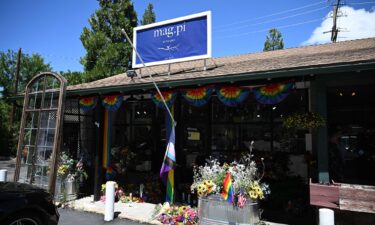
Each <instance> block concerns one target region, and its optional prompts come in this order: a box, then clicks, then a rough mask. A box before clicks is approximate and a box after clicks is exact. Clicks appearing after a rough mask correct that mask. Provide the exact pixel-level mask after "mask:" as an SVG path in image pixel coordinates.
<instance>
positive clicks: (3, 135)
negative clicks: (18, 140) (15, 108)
mask: <svg viewBox="0 0 375 225" xmlns="http://www.w3.org/2000/svg"><path fill="white" fill-rule="evenodd" d="M9 114H10V105H9V104H7V103H6V102H5V101H4V99H0V146H1V148H0V155H2V156H9V155H10V151H9V150H8V146H9V144H10V143H9V139H11V135H10V132H9V131H10V124H9Z"/></svg>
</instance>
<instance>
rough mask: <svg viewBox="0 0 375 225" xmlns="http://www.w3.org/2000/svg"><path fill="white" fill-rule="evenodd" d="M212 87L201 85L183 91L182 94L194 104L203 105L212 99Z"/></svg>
mask: <svg viewBox="0 0 375 225" xmlns="http://www.w3.org/2000/svg"><path fill="white" fill-rule="evenodd" d="M212 91H213V90H212V88H208V87H200V88H194V89H187V90H183V91H181V94H182V96H183V97H184V98H185V100H186V101H188V102H189V103H190V104H191V105H193V106H203V105H205V104H207V102H208V101H209V100H210V97H211V94H212Z"/></svg>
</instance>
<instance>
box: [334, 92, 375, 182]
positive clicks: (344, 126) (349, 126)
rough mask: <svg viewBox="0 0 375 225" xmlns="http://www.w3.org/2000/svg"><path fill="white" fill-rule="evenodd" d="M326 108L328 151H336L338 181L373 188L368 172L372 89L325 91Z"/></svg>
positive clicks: (373, 161)
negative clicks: (338, 168) (339, 172)
mask: <svg viewBox="0 0 375 225" xmlns="http://www.w3.org/2000/svg"><path fill="white" fill-rule="evenodd" d="M327 106H328V118H327V122H328V134H329V137H328V139H329V146H330V149H329V151H332V149H333V148H337V149H339V155H340V158H341V159H340V161H341V163H340V165H341V166H342V167H343V168H341V169H340V170H341V171H342V172H343V174H342V176H341V177H340V180H341V181H342V182H346V183H357V184H368V185H375V175H374V173H371V172H370V171H374V170H375V144H374V140H375V89H374V86H369V85H368V86H365V85H363V86H342V87H331V88H328V89H327ZM330 160H331V161H332V160H333V159H331V158H330ZM330 176H332V175H331V174H330Z"/></svg>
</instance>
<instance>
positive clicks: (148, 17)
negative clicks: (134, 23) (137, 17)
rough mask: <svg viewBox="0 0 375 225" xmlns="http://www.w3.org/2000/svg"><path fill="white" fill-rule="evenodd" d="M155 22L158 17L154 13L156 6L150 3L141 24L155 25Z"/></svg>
mask: <svg viewBox="0 0 375 225" xmlns="http://www.w3.org/2000/svg"><path fill="white" fill-rule="evenodd" d="M155 21H156V16H155V12H154V6H153V5H152V4H151V3H148V6H147V9H146V10H145V13H143V17H142V20H141V24H142V25H147V24H150V23H155Z"/></svg>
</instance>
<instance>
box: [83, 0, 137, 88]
mask: <svg viewBox="0 0 375 225" xmlns="http://www.w3.org/2000/svg"><path fill="white" fill-rule="evenodd" d="M99 5H100V8H99V9H98V10H97V11H96V12H95V13H94V14H93V15H92V16H91V17H90V19H89V23H90V26H91V28H87V27H85V28H83V31H82V34H81V42H82V44H83V46H84V48H85V49H86V51H87V53H86V55H85V56H84V57H83V58H81V63H82V64H83V65H84V69H85V81H93V80H98V79H101V78H105V77H109V76H112V75H115V74H119V73H123V72H125V71H126V70H127V69H128V65H129V62H130V60H131V53H132V49H131V46H130V45H129V44H128V43H126V38H125V35H124V34H123V33H122V32H121V29H124V30H125V31H126V32H127V34H128V35H129V36H130V38H132V36H133V27H136V26H137V14H136V12H135V10H134V6H133V3H132V2H131V1H130V0H99Z"/></svg>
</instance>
